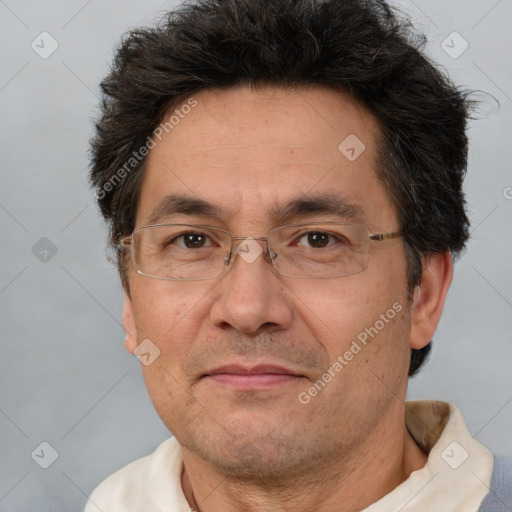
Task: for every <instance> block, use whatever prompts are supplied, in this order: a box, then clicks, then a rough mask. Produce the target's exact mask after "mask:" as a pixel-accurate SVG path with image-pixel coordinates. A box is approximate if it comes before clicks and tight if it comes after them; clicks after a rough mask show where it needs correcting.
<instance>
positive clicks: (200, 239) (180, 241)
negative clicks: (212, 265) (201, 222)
mask: <svg viewBox="0 0 512 512" xmlns="http://www.w3.org/2000/svg"><path fill="white" fill-rule="evenodd" d="M170 244H176V245H177V246H179V247H182V248H184V249H201V248H202V247H205V246H206V247H208V246H211V245H212V244H211V240H210V238H209V237H208V236H207V235H205V234H204V233H199V232H195V231H187V232H186V233H182V234H181V235H178V236H175V237H174V238H172V239H171V240H169V242H168V244H167V245H170Z"/></svg>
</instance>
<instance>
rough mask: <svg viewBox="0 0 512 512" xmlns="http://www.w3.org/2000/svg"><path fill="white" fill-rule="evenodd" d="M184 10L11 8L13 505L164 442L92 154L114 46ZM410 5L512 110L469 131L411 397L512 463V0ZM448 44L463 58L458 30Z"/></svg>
mask: <svg viewBox="0 0 512 512" xmlns="http://www.w3.org/2000/svg"><path fill="white" fill-rule="evenodd" d="M395 3H397V2H395ZM172 5H173V2H164V1H155V0H153V1H145V2H143V1H142V0H140V1H132V2H121V1H120V0H110V1H103V2H100V1H99V0H89V1H84V0H73V1H70V0H68V1H66V2H64V1H63V0H61V1H58V0H50V1H46V2H36V1H34V0H32V1H26V2H16V1H15V0H6V1H0V34H1V36H0V37H1V62H0V68H1V73H0V109H1V110H0V112H1V136H0V144H1V146H0V162H1V177H2V183H1V188H0V223H1V229H2V232H1V233H2V243H1V244H0V258H1V259H0V261H1V267H0V268H1V276H0V301H1V334H2V338H1V343H2V347H1V357H0V433H1V436H0V446H1V454H0V460H1V467H0V510H2V511H4V510H6V511H9V512H11V511H18V510H20V511H35V510H38V511H46V510H48V511H49V510H52V511H56V510H66V511H71V510H81V509H82V508H83V506H84V504H85V501H86V496H87V495H88V494H89V493H90V492H91V491H92V489H93V487H94V486H95V485H96V484H98V483H99V482H100V481H101V480H102V479H103V478H104V477H105V476H107V475H108V474H109V473H111V472H112V471H114V470H115V469H117V468H119V467H121V466H122V465H124V464H126V463H127V462H129V461H131V460H133V459H135V458H137V457H139V456H142V455H144V454H147V453H149V452H150V451H151V450H153V449H154V448H155V447H156V446H157V445H158V444H159V443H160V442H161V441H162V440H163V439H165V438H166V437H167V436H168V433H167V431H166V429H165V428H164V426H163V425H162V424H161V422H160V420H159V418H158V417H157V415H156V413H155V412H154V411H153V408H152V406H151V404H150V402H149V399H148V398H147V395H146V391H145V388H144V385H143V381H142V378H141V375H140V369H139V363H138V361H137V360H136V359H135V358H134V357H133V356H130V355H129V354H128V353H126V352H125V350H124V348H123V339H124V336H123V330H122V327H121V325H120V319H121V308H122V294H121V288H120V285H119V282H118V277H117V274H116V271H115V268H114V267H113V265H111V264H110V263H108V262H107V261H106V251H105V243H106V231H105V229H104V226H103V223H102V220H101V219H100V217H99V215H98V213H97V211H96V207H95V205H94V202H93V198H92V194H91V193H90V191H89V190H88V185H87V181H86V169H87V156H86V151H87V144H88V139H89V138H90V136H91V135H92V120H93V119H94V117H95V115H96V105H97V95H98V87H97V85H98V83H99V81H100V79H101V77H102V76H103V75H104V74H105V73H106V71H107V66H108V62H109V61H110V59H111V55H112V48H113V46H114V45H115V44H116V42H117V41H118V39H119V37H120V36H121V34H122V33H123V32H125V31H126V30H127V29H129V28H130V27H134V26H137V25H139V24H146V23H150V22H151V21H152V20H153V19H154V18H155V16H157V15H160V14H162V13H163V12H164V11H165V9H167V8H170V7H171V6H172ZM399 5H401V6H402V7H403V8H404V9H405V10H406V11H407V12H408V13H409V14H410V15H411V16H412V17H413V18H414V20H415V23H416V25H417V27H418V29H419V30H421V31H424V32H426V33H427V34H428V38H429V44H428V47H427V51H428V53H429V54H430V55H431V56H432V57H433V58H434V59H435V60H436V61H437V62H438V63H439V64H440V65H441V66H443V67H444V68H445V69H446V70H447V71H448V72H449V73H450V75H451V76H452V78H453V79H454V80H455V81H456V82H457V83H458V84H459V85H461V86H463V87H467V88H471V89H478V90H481V91H485V92H486V93H489V94H491V95H492V96H494V97H495V98H496V99H497V100H498V101H499V102H500V104H501V106H500V109H499V111H497V109H496V107H495V106H493V100H492V97H491V96H485V95H481V97H482V98H483V99H484V102H483V107H482V112H481V117H482V119H481V120H479V121H476V122H473V123H472V125H471V128H470V138H471V155H470V167H469V173H468V177H467V181H466V192H467V199H468V204H469V208H470V216H471V220H472V223H473V228H472V229H473V233H472V241H471V243H470V245H469V251H468V253H467V254H466V255H465V256H464V257H463V258H462V260H461V261H460V262H459V263H458V264H457V266H456V272H455V281H454V284H453V287H452V289H451V292H450V294H449V297H448V302H447V305H446V308H445V313H444V316H443V318H442V321H441V325H440V328H439V330H438V333H437V336H436V338H435V350H434V353H433V357H432V358H431V362H430V364H429V366H428V367H427V369H426V371H424V372H423V373H422V374H421V375H420V376H418V377H416V378H414V379H413V380H412V382H411V386H410V390H409V398H434V399H444V400H447V401H451V402H454V403H455V404H457V405H458V406H459V407H460V408H461V409H462V411H463V413H464V415H465V418H466V420H467V424H468V427H469V430H470V432H471V433H472V434H473V435H474V436H475V437H476V439H477V440H479V441H481V442H482V443H483V444H485V445H486V446H487V447H488V448H489V449H491V450H492V451H493V452H494V453H496V454H499V455H501V456H503V457H507V458H509V459H510V458H511V457H512V440H511V432H512V371H511V363H512V343H511V334H510V333H511V331H512V315H511V312H512V287H511V281H512V272H511V264H510V262H511V257H510V256H511V249H512V229H511V225H510V219H511V213H512V173H511V171H510V161H511V160H510V148H511V142H510V136H511V133H512V132H511V128H512V127H511V111H512V58H511V57H512V56H511V44H510V22H511V20H512V2H510V0H500V1H496V0H473V1H468V0H458V1H452V2H446V1H445V0H442V1H441V0H428V1H427V0H415V1H414V2H413V1H411V0H403V1H401V2H400V3H399ZM43 31H47V32H49V33H50V34H51V36H52V37H53V38H54V39H55V40H56V41H57V42H58V44H59V47H58V49H57V50H56V51H55V53H53V54H52V55H51V56H49V57H48V58H47V59H43V58H41V57H40V56H39V55H38V54H37V53H36V52H35V51H34V50H33V49H32V48H31V42H32V41H33V40H34V39H35V40H36V43H37V42H38V41H40V38H38V36H39V34H40V33H41V32H43ZM453 31H457V32H458V33H460V34H461V35H462V37H463V38H464V39H465V40H466V41H467V42H468V44H469V48H468V49H467V50H466V51H465V52H464V53H463V54H462V55H460V56H459V57H458V58H453V57H451V56H449V55H448V54H447V53H446V52H445V51H444V50H443V48H442V46H441V45H442V42H443V41H444V40H445V39H446V38H447V36H448V35H449V34H451V33H452V32H453ZM452 40H453V43H452V42H451V41H452ZM448 43H449V45H450V46H453V47H454V48H453V49H452V50H451V51H458V50H459V49H460V48H461V46H460V42H457V40H456V39H453V36H451V39H450V38H449V39H448ZM39 44H40V46H41V43H39ZM45 48H46V49H48V48H49V42H48V40H47V42H46V43H45ZM43 237H47V238H48V239H49V240H50V241H51V244H49V242H48V241H47V240H43V241H40V240H41V239H42V238H43ZM36 244H38V245H36ZM34 246H35V249H34ZM52 249H53V251H54V250H55V249H57V252H56V254H53V253H52ZM45 250H46V251H48V253H45V252H44V251H45ZM41 259H42V260H43V261H41ZM45 259H46V261H44V260H45ZM43 441H46V442H48V443H50V445H51V446H52V447H54V449H55V450H56V451H57V452H58V458H57V460H56V461H55V462H54V463H53V464H52V465H51V466H50V467H49V468H48V469H42V468H41V467H39V465H38V464H36V462H35V461H34V460H33V458H32V457H31V453H32V452H33V451H34V450H35V449H36V448H37V447H38V446H39V445H40V443H41V442H43ZM40 450H41V449H40V448H39V449H38V450H36V452H35V453H36V454H37V453H39V455H40V457H39V458H38V457H37V455H34V459H36V460H37V461H38V462H40V463H42V462H45V461H46V462H49V461H50V459H49V457H50V455H51V454H50V452H49V450H48V449H46V451H44V449H43V452H44V456H42V455H41V451H40ZM43 459H44V460H43Z"/></svg>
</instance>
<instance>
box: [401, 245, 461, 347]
mask: <svg viewBox="0 0 512 512" xmlns="http://www.w3.org/2000/svg"><path fill="white" fill-rule="evenodd" d="M452 277H453V262H452V257H451V254H450V252H449V251H446V252H444V253H441V254H433V255H432V256H430V257H429V258H428V259H427V260H426V261H425V262H424V268H423V277H422V278H421V283H420V284H419V285H418V286H417V287H416V289H415V290H414V296H413V302H412V307H411V313H412V315H411V319H412V322H411V338H410V346H411V348H415V349H420V348H423V347H424V346H426V345H427V344H428V343H429V342H430V341H431V340H432V338H433V336H434V333H435V331H436V329H437V325H438V324H439V320H440V318H441V313H442V311H443V306H444V301H445V299H446V295H447V294H448V289H449V288H450V284H451V282H452Z"/></svg>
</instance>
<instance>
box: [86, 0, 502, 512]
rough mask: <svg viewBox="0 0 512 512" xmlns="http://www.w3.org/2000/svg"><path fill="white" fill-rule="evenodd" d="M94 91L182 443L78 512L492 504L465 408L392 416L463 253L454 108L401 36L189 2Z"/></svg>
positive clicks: (135, 466) (100, 172)
mask: <svg viewBox="0 0 512 512" xmlns="http://www.w3.org/2000/svg"><path fill="white" fill-rule="evenodd" d="M102 88H103V93H104V96H103V97H104V100H103V104H102V109H103V110H102V117H101V118H100V120H99V122H98V123H97V134H96V137H95V138H94V140H93V141H92V171H91V181H92V184H93V185H94V187H95V189H96V197H97V198H98V202H99V205H100V208H101V210H102V213H103V215H104V216H105V218H106V219H107V221H108V222H109V223H110V233H111V243H112V245H113V246H114V247H115V248H116V249H117V251H118V263H119V269H120V272H121V278H122V282H123V286H124V289H125V292H126V298H125V309H124V315H123V321H124V326H125V330H126V341H125V345H126V348H127V349H128V350H129V351H130V352H131V353H133V354H135V355H136V356H137V357H139V359H140V360H141V362H142V371H143V374H144V378H145V382H146V386H147V388H148V392H149V395H150V397H151V400H152V402H153V404H154V406H155V408H156V410H157V412H158V413H159V415H160V417H161V418H162V421H163V422H164V423H165V425H166V426H167V427H168V428H169V430H170V432H171V433H172V434H173V437H172V438H171V439H170V440H168V441H166V442H164V443H163V444H162V445H161V446H160V447H158V448H157V450H156V451H155V452H154V453H153V454H151V455H149V456H148V457H145V458H143V459H140V460H138V461H135V462H133V463H132V464H130V465H128V466H127V467H125V468H123V469H121V470H120V471H118V472H117V473H115V474H114V475H112V476H110V477H109V478H107V479H106V480H105V481H104V482H103V483H102V484H100V486H99V487H98V488H97V489H96V490H95V491H94V493H93V494H92V495H91V497H90V501H89V503H88V506H87V508H86V510H87V512H90V511H94V510H101V511H103V512H118V511H119V512H120V511H124V512H126V511H162V512H163V511H173V512H175V511H176V512H185V511H191V510H196V511H200V512H218V511H222V512H231V511H287V512H295V511H303V510H308V511H318V512H328V511H329V512H330V511H339V510H343V511H346V512H351V511H360V510H364V511H367V512H370V511H371V512H384V511H396V510H401V511H413V510H414V511H418V510H421V511H424V510H429V511H430V510H433V511H434V510H435V511H439V510H443V511H467V512H470V511H476V510H479V509H480V510H481V509H482V508H481V507H482V506H483V507H484V508H483V509H486V508H485V507H488V506H492V504H491V505H489V503H490V501H489V500H490V499H495V497H496V496H498V494H497V493H496V492H495V491H494V490H493V491H491V492H490V491H489V487H490V486H491V481H492V475H493V469H494V460H493V456H492V454H491V453H490V452H489V451H488V450H487V449H486V448H484V447H483V446H482V445H480V444H479V443H478V442H476V441H475V440H474V439H472V437H471V435H470V434H469V432H468V430H467V428H466V427H465V425H464V421H463V418H462V416H461V413H460V412H459V411H458V409H457V408H456V407H455V406H453V405H450V404H447V403H444V402H434V401H424V402H410V403H407V404H406V403H405V402H404V400H405V396H406V389H407V382H408V376H409V375H413V374H414V373H416V372H417V371H418V370H419V368H420V367H421V366H422V364H423V362H424V360H425V358H426V356H427V355H428V352H429V350H430V346H431V345H430V342H431V340H432V337H433V335H434V332H435V329H436V327H437V324H438V322H439V318H440V315H441V312H442V308H443V303H444V300H445V297H446V294H447V292H448V289H449V286H450V283H451V279H452V274H453V258H455V257H456V256H457V255H458V254H459V253H460V252H461V250H462V249H463V247H464V245H465V242H466V240H467V238H468V220H467V217H466V213H465V208H464V197H463V194H462V180H463V176H464V174H465V169H466V162H467V160H466V159H467V137H466V134H465V127H466V119H467V114H468V105H467V104H466V102H465V100H464V96H463V94H462V93H461V92H460V91H458V90H457V89H456V88H455V87H454V86H453V85H452V84H451V83H450V81H449V80H448V79H447V78H446V77H444V76H443V75H442V74H441V73H440V72H439V71H438V70H436V69H435V68H434V67H433V66H432V65H431V64H430V63H429V62H428V61H427V60H426V58H425V57H424V56H423V55H422V54H421V53H420V52H419V51H418V50H417V49H416V47H415V45H414V44H413V42H412V35H411V33H410V32H409V29H408V26H407V25H406V24H404V23H403V22H400V21H398V20H397V19H396V18H395V17H394V16H393V14H392V12H391V10H390V9H389V7H388V6H387V5H386V4H385V3H384V2H379V1H375V2H367V1H362V0H347V1H343V2H341V1H336V0H330V1H321V2H320V1H319V2H310V1H293V2H292V1H290V0H275V1H272V2H268V1H264V0H222V1H221V0H210V1H197V2H196V3H190V4H187V5H185V6H183V7H181V8H180V9H179V10H177V11H175V12H173V13H170V14H169V16H168V18H167V20H166V21H165V22H164V23H162V24H161V25H160V26H158V27H156V28H148V29H141V30H135V31H133V32H131V33H130V34H129V35H128V37H127V38H126V39H125V40H124V42H123V44H122V45H121V47H120V48H119V50H118V52H117V55H116V59H115V62H114V65H113V69H112V71H111V73H110V75H109V76H108V77H107V78H106V79H105V80H104V82H103V83H102ZM492 485H494V483H493V484H492ZM486 496H488V498H487V501H486V502H485V504H484V505H482V503H483V502H484V499H485V498H486ZM496 510H498V509H496Z"/></svg>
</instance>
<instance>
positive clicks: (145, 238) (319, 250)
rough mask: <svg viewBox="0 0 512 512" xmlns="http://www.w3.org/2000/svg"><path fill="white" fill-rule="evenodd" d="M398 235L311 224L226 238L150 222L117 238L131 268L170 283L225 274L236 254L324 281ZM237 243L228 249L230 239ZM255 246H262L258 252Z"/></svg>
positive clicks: (361, 266) (363, 263) (203, 229)
mask: <svg viewBox="0 0 512 512" xmlns="http://www.w3.org/2000/svg"><path fill="white" fill-rule="evenodd" d="M402 236H403V233H401V232H398V231H397V232H392V233H379V234H370V232H369V231H368V228H367V227H366V226H363V225H361V224H348V223H339V222H313V223H309V224H294V225H291V226H281V227H278V228H275V229H272V230H270V231H269V233H268V235H267V237H264V238H252V237H240V236H232V235H231V233H230V232H229V231H226V230H224V229H220V228H216V227H213V226H200V225H193V224H153V225H150V226H142V227H139V228H137V229H135V230H134V232H133V233H132V236H131V237H125V238H122V239H121V240H120V244H119V245H120V248H127V247H130V249H131V257H132V261H133V265H134V267H135V270H136V271H137V272H138V273H139V274H141V275H143V276H147V277H152V278H155V279H164V280H170V281H181V280H187V281H199V280H203V279H213V278H215V277H219V276H221V275H223V274H224V273H226V272H227V271H228V270H229V268H230V265H231V263H232V262H233V261H234V260H235V257H236V254H238V255H240V256H241V257H242V258H243V259H244V260H245V261H246V262H248V263H251V262H253V261H254V260H255V259H257V258H258V257H259V255H260V254H263V257H264V258H265V259H266V260H267V261H270V262H271V263H272V265H273V267H274V268H275V270H276V271H277V272H278V274H280V275H281V276H284V277H296V278H303V279H326V278H332V277H342V276H349V275H352V274H358V273H360V272H364V271H365V270H366V269H367V268H368V259H369V249H370V241H371V240H374V241H376V242H383V241H385V240H390V239H393V238H399V237H402ZM238 240H240V241H242V242H240V243H239V244H238V246H237V248H236V251H234V247H235V241H238ZM260 242H266V244H267V250H266V252H264V251H263V249H262V247H261V244H260Z"/></svg>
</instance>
